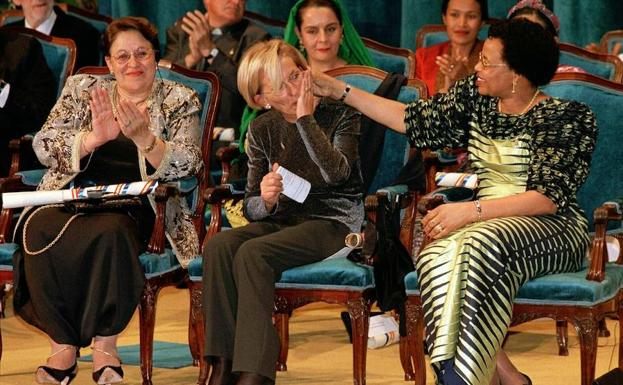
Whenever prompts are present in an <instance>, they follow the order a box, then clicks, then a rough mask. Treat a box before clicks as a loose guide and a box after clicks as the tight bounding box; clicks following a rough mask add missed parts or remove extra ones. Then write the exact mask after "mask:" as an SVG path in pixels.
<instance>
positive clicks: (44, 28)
mask: <svg viewBox="0 0 623 385" xmlns="http://www.w3.org/2000/svg"><path fill="white" fill-rule="evenodd" d="M56 18H57V16H56V12H54V9H52V12H51V13H50V16H48V18H47V19H45V21H44V22H43V23H41V24H39V26H38V27H37V28H33V27H32V26H31V25H30V24H28V20H26V18H24V25H25V27H26V28H30V29H34V30H37V31H39V32H41V33H43V34H46V35H49V34H50V33H51V32H52V27H54V22H56Z"/></svg>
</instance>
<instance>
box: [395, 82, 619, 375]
mask: <svg viewBox="0 0 623 385" xmlns="http://www.w3.org/2000/svg"><path fill="white" fill-rule="evenodd" d="M543 91H544V92H545V93H546V94H548V95H551V96H554V97H559V98H564V99H575V100H578V101H580V102H583V103H586V104H587V105H589V106H590V107H591V109H592V110H593V112H594V113H595V117H596V120H597V126H598V129H599V135H598V138H597V144H596V147H595V151H594V153H593V157H592V162H591V169H590V172H589V176H588V178H587V181H586V182H585V184H584V185H583V186H582V187H581V188H580V190H579V191H578V194H577V197H578V202H579V204H580V206H581V207H582V208H583V210H584V212H585V213H586V215H587V218H588V219H589V223H590V227H591V231H594V236H593V242H592V245H591V247H590V256H591V260H590V262H587V263H586V264H585V266H584V267H583V268H582V269H581V270H580V271H577V272H568V273H559V274H551V275H547V276H543V277H539V278H536V279H533V280H531V281H529V282H527V283H525V284H524V285H523V286H522V287H521V288H520V289H519V291H518V293H517V296H516V298H515V300H514V307H513V320H512V324H513V325H514V324H519V323H522V322H526V321H529V320H532V319H535V318H540V317H550V318H554V319H555V320H556V321H557V323H558V324H559V329H560V328H561V326H560V323H562V325H566V322H567V321H568V322H571V323H572V324H573V325H574V326H575V329H576V331H577V333H578V335H579V338H580V346H581V349H580V356H581V372H582V376H581V379H580V381H579V382H580V383H581V385H589V384H591V383H592V381H593V379H594V378H595V361H596V348H597V332H598V329H599V328H598V323H599V321H600V320H602V319H603V317H604V316H605V315H607V314H617V313H618V316H619V321H620V322H622V323H623V307H622V306H621V305H623V303H622V300H623V258H619V261H617V263H616V264H615V263H606V260H607V255H605V236H606V230H607V228H608V222H612V223H613V226H611V227H616V228H618V229H619V230H618V231H617V230H615V231H611V232H609V233H611V234H615V235H616V234H618V235H616V236H617V237H618V238H619V239H621V238H623V237H622V236H621V234H620V233H621V231H623V228H621V211H620V208H618V207H616V206H615V205H613V204H604V202H609V201H613V200H616V199H620V197H621V196H623V168H621V167H618V165H620V164H621V163H622V162H623V152H622V151H621V148H623V136H622V135H621V130H620V122H621V121H622V120H623V109H621V106H622V105H623V86H622V85H621V84H617V83H613V82H608V81H607V80H604V79H601V78H599V77H596V76H592V75H588V74H578V73H564V74H557V75H556V76H555V77H554V80H553V81H552V82H551V83H550V84H549V85H547V86H545V87H544V88H543ZM405 283H406V288H407V293H408V299H407V319H408V321H407V331H408V335H409V337H408V341H409V342H408V344H407V346H406V347H405V348H406V349H408V350H409V354H408V358H407V360H406V362H405V365H403V367H404V369H405V374H406V375H407V376H412V375H413V374H414V372H415V374H416V375H417V378H415V383H416V384H418V385H424V384H425V381H426V379H425V377H424V375H421V374H419V373H418V371H417V369H418V368H419V369H422V368H424V365H425V362H424V351H423V344H422V337H423V318H422V316H423V314H422V304H421V298H420V296H419V291H418V287H417V279H416V278H415V273H411V274H409V275H408V276H407V277H406V279H405ZM563 327H564V330H565V331H566V326H563ZM565 337H566V336H563V338H565ZM621 342H622V341H621V340H620V341H619V343H621ZM559 343H560V342H559ZM401 347H402V346H401ZM411 364H413V366H414V367H415V368H416V370H415V371H414V370H413V368H412V367H411ZM619 367H623V354H621V353H620V354H619ZM410 378H412V377H410Z"/></svg>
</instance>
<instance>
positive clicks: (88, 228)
mask: <svg viewBox="0 0 623 385" xmlns="http://www.w3.org/2000/svg"><path fill="white" fill-rule="evenodd" d="M82 163H83V164H82V168H83V169H84V168H85V167H86V170H85V171H83V172H81V173H80V174H79V175H78V176H77V177H76V178H75V179H74V181H73V182H72V185H73V186H66V188H69V187H78V186H81V187H86V186H89V185H94V184H112V183H124V182H133V181H139V180H141V176H140V171H139V166H138V155H137V151H136V147H135V146H134V144H133V143H132V142H131V141H130V140H129V139H127V138H125V137H123V136H122V135H120V136H119V137H118V138H117V139H116V140H114V141H111V142H109V143H106V144H105V145H103V146H101V147H100V148H98V149H97V151H95V153H93V156H92V159H91V160H90V162H88V157H85V158H83V160H82ZM73 216H74V213H73V212H71V211H70V210H68V209H67V208H66V207H64V206H62V205H60V206H59V205H56V206H55V205H52V206H44V207H43V208H39V209H32V210H31V211H30V213H29V214H28V216H27V217H26V218H23V220H22V222H21V224H20V226H19V228H18V230H17V232H16V242H17V243H19V244H20V246H21V247H20V250H19V251H18V252H16V253H15V255H14V266H15V297H14V307H15V312H16V313H17V314H18V315H19V316H20V317H22V318H23V319H24V320H25V321H26V322H28V323H29V324H31V325H33V326H35V327H37V328H39V329H41V330H42V331H44V332H45V333H46V334H48V335H49V336H50V338H52V339H53V340H54V341H55V342H57V343H60V344H70V345H74V346H80V347H84V346H88V345H89V344H90V343H91V340H92V338H93V337H95V336H111V335H115V334H118V333H120V332H121V331H122V330H123V329H124V328H125V327H126V325H127V324H128V322H129V321H130V318H131V317H132V314H133V313H134V310H135V308H136V305H137V304H138V301H139V299H140V295H141V291H142V289H143V285H144V274H143V270H142V267H141V265H140V263H139V259H138V256H139V255H140V253H142V252H143V251H144V250H145V248H146V245H147V241H148V239H149V235H150V233H151V229H152V226H153V211H152V209H151V208H150V207H149V205H148V203H147V201H145V203H144V204H143V205H142V206H141V207H140V208H133V209H122V210H117V209H116V210H111V211H105V212H97V213H88V214H82V215H80V216H77V217H75V218H74V219H73V220H72V221H71V223H69V225H68V226H67V228H66V229H65V230H64V231H63V232H62V235H61V236H60V238H59V240H58V241H57V242H56V243H53V240H54V239H55V238H56V237H57V235H58V234H59V232H61V231H62V229H63V227H64V226H65V225H66V223H67V222H68V221H69V220H70V218H72V217H73ZM24 228H26V230H24ZM24 232H25V233H26V236H25V237H24V236H23V234H24ZM24 241H25V242H26V246H27V248H25V245H24ZM51 243H53V245H52V246H51V247H49V249H47V250H45V251H44V252H41V253H38V251H39V250H41V249H44V248H45V247H46V246H48V245H50V244H51ZM26 250H28V252H27V251H26ZM31 253H32V254H31Z"/></svg>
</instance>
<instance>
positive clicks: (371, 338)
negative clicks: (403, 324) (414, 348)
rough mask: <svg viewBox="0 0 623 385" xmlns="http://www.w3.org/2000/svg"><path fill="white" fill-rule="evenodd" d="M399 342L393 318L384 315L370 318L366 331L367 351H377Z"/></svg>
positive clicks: (396, 325)
mask: <svg viewBox="0 0 623 385" xmlns="http://www.w3.org/2000/svg"><path fill="white" fill-rule="evenodd" d="M399 340H400V334H399V332H398V323H397V322H396V320H395V319H394V317H392V316H390V315H386V314H380V315H376V316H374V317H370V327H369V329H368V349H378V348H380V347H383V346H387V345H391V344H394V343H396V342H398V341H399Z"/></svg>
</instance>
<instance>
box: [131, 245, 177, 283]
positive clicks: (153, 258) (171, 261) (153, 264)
mask: <svg viewBox="0 0 623 385" xmlns="http://www.w3.org/2000/svg"><path fill="white" fill-rule="evenodd" d="M138 258H139V260H140V262H141V266H142V267H143V271H144V272H145V277H146V278H152V277H155V276H157V275H160V274H164V273H167V272H169V271H172V270H175V269H177V268H178V267H179V265H180V263H179V262H178V260H177V258H176V257H175V254H174V253H173V250H171V249H165V250H164V253H162V254H153V253H143V254H141V255H139V257H138Z"/></svg>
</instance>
